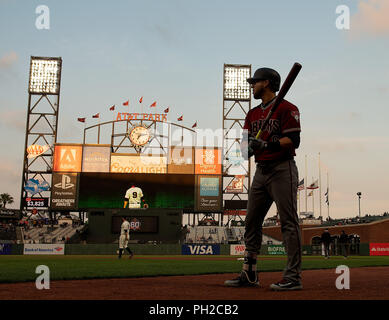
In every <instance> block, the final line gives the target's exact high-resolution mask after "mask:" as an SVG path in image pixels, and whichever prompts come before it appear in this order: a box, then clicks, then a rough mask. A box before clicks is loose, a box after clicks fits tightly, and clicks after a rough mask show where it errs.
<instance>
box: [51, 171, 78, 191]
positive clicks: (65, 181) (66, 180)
mask: <svg viewBox="0 0 389 320" xmlns="http://www.w3.org/2000/svg"><path fill="white" fill-rule="evenodd" d="M70 181H71V178H70V177H69V176H67V175H66V174H63V175H62V181H61V182H60V183H57V184H55V185H54V186H55V187H56V188H59V189H63V190H67V189H70V188H73V187H74V184H73V183H70Z"/></svg>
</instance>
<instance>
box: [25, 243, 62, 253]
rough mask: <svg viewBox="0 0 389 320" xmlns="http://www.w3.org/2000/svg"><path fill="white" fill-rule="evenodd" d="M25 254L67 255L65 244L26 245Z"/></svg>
mask: <svg viewBox="0 0 389 320" xmlns="http://www.w3.org/2000/svg"><path fill="white" fill-rule="evenodd" d="M23 254H50V255H52V254H56V255H63V254H65V245H64V244H30V243H26V244H25V245H24V250H23Z"/></svg>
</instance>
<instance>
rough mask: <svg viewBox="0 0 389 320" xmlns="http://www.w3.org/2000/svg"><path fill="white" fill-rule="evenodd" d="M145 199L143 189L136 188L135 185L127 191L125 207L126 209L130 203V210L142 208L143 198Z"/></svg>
mask: <svg viewBox="0 0 389 320" xmlns="http://www.w3.org/2000/svg"><path fill="white" fill-rule="evenodd" d="M142 197H143V191H142V189H141V188H138V187H135V186H134V185H133V186H132V187H131V188H130V189H128V190H127V192H126V195H125V196H124V206H123V208H125V207H126V206H127V203H128V208H131V209H134V208H140V207H141V198H142Z"/></svg>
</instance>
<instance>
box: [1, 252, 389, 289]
mask: <svg viewBox="0 0 389 320" xmlns="http://www.w3.org/2000/svg"><path fill="white" fill-rule="evenodd" d="M183 257H185V260H183ZM237 258H238V257H236V256H235V257H232V256H206V257H205V256H146V255H144V256H136V259H132V260H129V259H128V256H127V255H125V256H123V258H122V259H121V260H118V259H117V257H116V256H103V255H100V256H96V255H95V256H79V255H74V256H71V255H66V256H38V255H35V256H34V255H31V256H23V255H21V256H20V255H15V256H0V283H5V282H8V283H10V282H22V281H35V279H36V278H37V276H38V275H37V274H35V269H36V267H37V266H38V265H46V266H48V267H49V268H50V278H51V280H70V279H93V278H95V279H97V278H122V277H145V276H147V277H148V276H169V275H198V274H210V273H228V272H239V271H240V270H241V266H242V261H238V260H237ZM285 261H286V257H285V256H261V257H259V260H258V269H259V270H260V271H264V272H266V271H281V270H283V268H284V266H285ZM339 265H347V266H348V267H350V268H355V267H367V266H389V257H388V256H386V257H384V256H383V257H369V256H352V257H349V258H348V259H347V260H345V259H343V257H331V258H330V259H328V260H326V259H324V258H323V257H320V256H304V257H303V264H302V267H303V269H304V270H307V269H332V268H336V267H337V266H339Z"/></svg>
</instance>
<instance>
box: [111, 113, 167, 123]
mask: <svg viewBox="0 0 389 320" xmlns="http://www.w3.org/2000/svg"><path fill="white" fill-rule="evenodd" d="M119 120H151V121H160V122H166V121H167V114H157V113H155V114H154V113H128V112H118V114H117V116H116V121H119Z"/></svg>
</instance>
